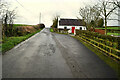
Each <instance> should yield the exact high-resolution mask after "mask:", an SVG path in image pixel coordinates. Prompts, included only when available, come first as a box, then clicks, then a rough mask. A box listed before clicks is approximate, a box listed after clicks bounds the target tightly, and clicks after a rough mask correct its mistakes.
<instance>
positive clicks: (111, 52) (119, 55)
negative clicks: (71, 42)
mask: <svg viewBox="0 0 120 80" xmlns="http://www.w3.org/2000/svg"><path fill="white" fill-rule="evenodd" d="M77 37H79V38H80V39H81V40H83V41H85V42H87V43H89V44H90V45H92V46H94V47H96V48H98V49H99V50H101V51H102V52H104V54H105V55H107V56H110V57H112V58H113V60H117V61H119V60H120V50H118V49H115V48H112V47H110V46H107V45H105V44H102V43H100V42H97V41H95V40H93V39H90V38H87V37H85V36H82V35H79V36H77ZM105 49H107V50H105Z"/></svg>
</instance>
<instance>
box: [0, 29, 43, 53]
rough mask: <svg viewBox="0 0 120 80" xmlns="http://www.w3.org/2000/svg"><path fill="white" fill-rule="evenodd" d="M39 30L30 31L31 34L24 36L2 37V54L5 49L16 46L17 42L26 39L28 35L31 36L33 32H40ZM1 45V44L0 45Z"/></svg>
mask: <svg viewBox="0 0 120 80" xmlns="http://www.w3.org/2000/svg"><path fill="white" fill-rule="evenodd" d="M40 31H41V29H40V30H38V31H36V32H34V33H31V34H27V35H25V36H19V37H6V38H4V40H3V41H4V42H3V43H2V47H1V48H2V49H0V50H2V53H3V54H4V53H5V52H6V51H8V50H10V49H12V48H13V47H14V46H16V45H17V44H19V43H20V42H22V41H24V40H26V39H28V38H29V37H31V36H33V35H34V34H36V33H38V32H40ZM0 46H1V45H0Z"/></svg>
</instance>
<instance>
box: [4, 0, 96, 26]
mask: <svg viewBox="0 0 120 80" xmlns="http://www.w3.org/2000/svg"><path fill="white" fill-rule="evenodd" d="M6 1H7V2H8V3H10V4H11V6H10V8H11V9H14V8H15V7H17V10H16V11H17V16H18V17H17V18H16V20H15V23H24V24H38V23H39V13H40V12H41V14H42V23H44V24H45V25H46V26H48V27H49V26H51V25H52V19H53V17H54V16H55V15H57V14H58V15H60V17H62V18H76V17H77V16H79V13H78V12H79V8H80V7H84V6H85V5H88V4H90V5H91V4H93V3H95V2H96V1H97V0H96V1H95V0H6ZM17 1H18V2H19V3H20V4H22V6H23V7H24V8H23V7H22V6H21V5H20V4H19V3H18V2H17Z"/></svg>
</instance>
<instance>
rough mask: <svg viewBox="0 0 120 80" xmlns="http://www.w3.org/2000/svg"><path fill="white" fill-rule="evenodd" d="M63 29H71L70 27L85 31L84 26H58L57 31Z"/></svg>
mask: <svg viewBox="0 0 120 80" xmlns="http://www.w3.org/2000/svg"><path fill="white" fill-rule="evenodd" d="M65 27H66V28H67V29H72V27H75V29H80V27H81V29H82V30H86V27H85V26H58V29H64V28H65Z"/></svg>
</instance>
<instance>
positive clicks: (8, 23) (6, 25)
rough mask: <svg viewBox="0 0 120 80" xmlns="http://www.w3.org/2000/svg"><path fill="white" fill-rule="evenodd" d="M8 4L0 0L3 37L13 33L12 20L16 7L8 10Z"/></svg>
mask: <svg viewBox="0 0 120 80" xmlns="http://www.w3.org/2000/svg"><path fill="white" fill-rule="evenodd" d="M8 6H9V5H8V4H7V3H6V2H3V1H0V19H2V25H3V28H2V29H3V32H2V35H3V37H4V36H12V35H13V22H14V19H15V17H16V12H15V9H16V8H15V9H14V10H9V8H8Z"/></svg>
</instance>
